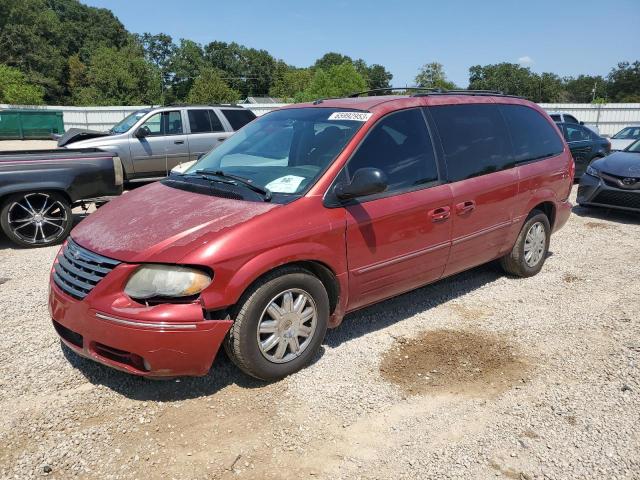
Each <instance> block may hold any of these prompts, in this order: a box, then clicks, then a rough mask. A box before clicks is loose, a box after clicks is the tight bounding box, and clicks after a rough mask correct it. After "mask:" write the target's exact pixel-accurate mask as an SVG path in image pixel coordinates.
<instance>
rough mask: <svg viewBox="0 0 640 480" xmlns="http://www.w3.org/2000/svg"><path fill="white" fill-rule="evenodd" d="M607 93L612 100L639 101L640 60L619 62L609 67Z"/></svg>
mask: <svg viewBox="0 0 640 480" xmlns="http://www.w3.org/2000/svg"><path fill="white" fill-rule="evenodd" d="M607 78H608V80H609V87H608V93H609V98H611V100H612V101H614V102H623V103H636V102H640V61H638V60H636V61H635V62H633V63H629V62H620V63H618V66H617V67H616V68H613V69H611V72H610V73H609V76H608V77H607Z"/></svg>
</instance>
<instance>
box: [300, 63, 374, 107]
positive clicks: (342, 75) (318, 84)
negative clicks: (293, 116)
mask: <svg viewBox="0 0 640 480" xmlns="http://www.w3.org/2000/svg"><path fill="white" fill-rule="evenodd" d="M366 89H367V82H366V80H365V79H364V78H362V75H360V74H359V73H358V71H357V70H356V68H355V67H354V66H353V64H352V63H350V62H344V63H342V64H340V65H334V66H331V67H329V68H327V69H326V70H323V69H321V68H319V69H316V70H315V73H314V75H313V78H312V79H311V83H310V84H309V86H308V87H307V88H306V89H305V90H304V91H303V92H300V93H299V94H298V95H296V96H295V100H296V101H297V102H305V101H312V100H316V99H318V98H331V97H344V96H346V95H348V94H350V93H354V92H359V91H362V90H366Z"/></svg>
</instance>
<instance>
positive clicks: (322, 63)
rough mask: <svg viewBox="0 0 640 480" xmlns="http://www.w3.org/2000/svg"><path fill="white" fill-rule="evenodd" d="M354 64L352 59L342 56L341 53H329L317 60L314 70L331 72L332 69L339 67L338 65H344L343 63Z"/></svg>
mask: <svg viewBox="0 0 640 480" xmlns="http://www.w3.org/2000/svg"><path fill="white" fill-rule="evenodd" d="M345 62H348V63H353V60H352V59H351V57H349V56H347V55H342V54H341V53H336V52H329V53H325V54H324V55H323V56H322V57H320V58H319V59H318V60H316V63H314V64H313V67H311V68H313V69H320V70H329V69H330V68H331V67H337V66H338V65H342V64H343V63H345Z"/></svg>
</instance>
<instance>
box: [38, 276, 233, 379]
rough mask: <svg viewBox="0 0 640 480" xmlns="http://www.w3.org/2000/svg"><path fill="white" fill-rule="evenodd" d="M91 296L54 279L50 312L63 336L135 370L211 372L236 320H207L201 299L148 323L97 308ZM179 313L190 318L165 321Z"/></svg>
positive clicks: (81, 350) (87, 353) (150, 373)
mask: <svg viewBox="0 0 640 480" xmlns="http://www.w3.org/2000/svg"><path fill="white" fill-rule="evenodd" d="M88 298H89V297H87V299H85V300H82V301H79V300H75V299H73V298H71V297H69V296H68V295H66V294H65V293H64V292H62V291H61V290H60V289H59V288H58V287H57V286H56V285H55V283H53V282H51V283H50V293H49V312H50V314H51V318H52V319H53V325H54V328H55V329H56V331H57V333H58V335H59V336H60V338H61V339H62V341H63V342H64V343H65V344H66V345H67V346H68V347H69V348H70V349H72V350H73V351H74V352H76V353H78V354H79V355H82V356H83V357H86V358H89V359H91V360H95V361H96V362H99V363H102V364H104V365H108V366H110V367H113V368H116V369H118V370H122V371H125V372H128V373H131V374H134V375H140V376H147V377H167V376H169V377H173V376H183V375H184V376H200V375H206V374H207V372H208V371H209V369H210V367H211V364H212V362H213V360H214V358H215V355H216V353H217V351H218V349H219V348H220V345H221V343H222V341H223V340H224V337H225V335H226V333H227V331H228V330H229V328H230V327H231V323H232V322H231V321H230V320H205V319H204V318H203V316H202V310H201V308H200V306H199V305H196V304H186V305H164V306H163V311H162V316H159V317H158V319H157V321H154V322H142V321H139V320H137V319H135V318H127V317H125V316H123V315H117V314H115V313H113V312H105V311H100V310H96V309H94V308H92V306H91V305H90V302H89V301H88ZM150 308H154V307H150ZM167 309H169V310H171V312H169V313H167ZM198 310H199V318H197V315H198ZM179 317H183V318H189V319H190V321H188V322H187V321H185V322H163V321H162V319H163V318H179Z"/></svg>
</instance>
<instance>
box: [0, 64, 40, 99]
mask: <svg viewBox="0 0 640 480" xmlns="http://www.w3.org/2000/svg"><path fill="white" fill-rule="evenodd" d="M43 94H44V91H43V89H42V87H39V86H37V85H32V84H30V83H29V82H27V78H26V76H25V75H24V73H22V72H21V71H20V70H18V69H17V68H12V67H8V66H6V65H1V64H0V103H9V104H13V105H39V104H41V103H43V98H42V97H43Z"/></svg>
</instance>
